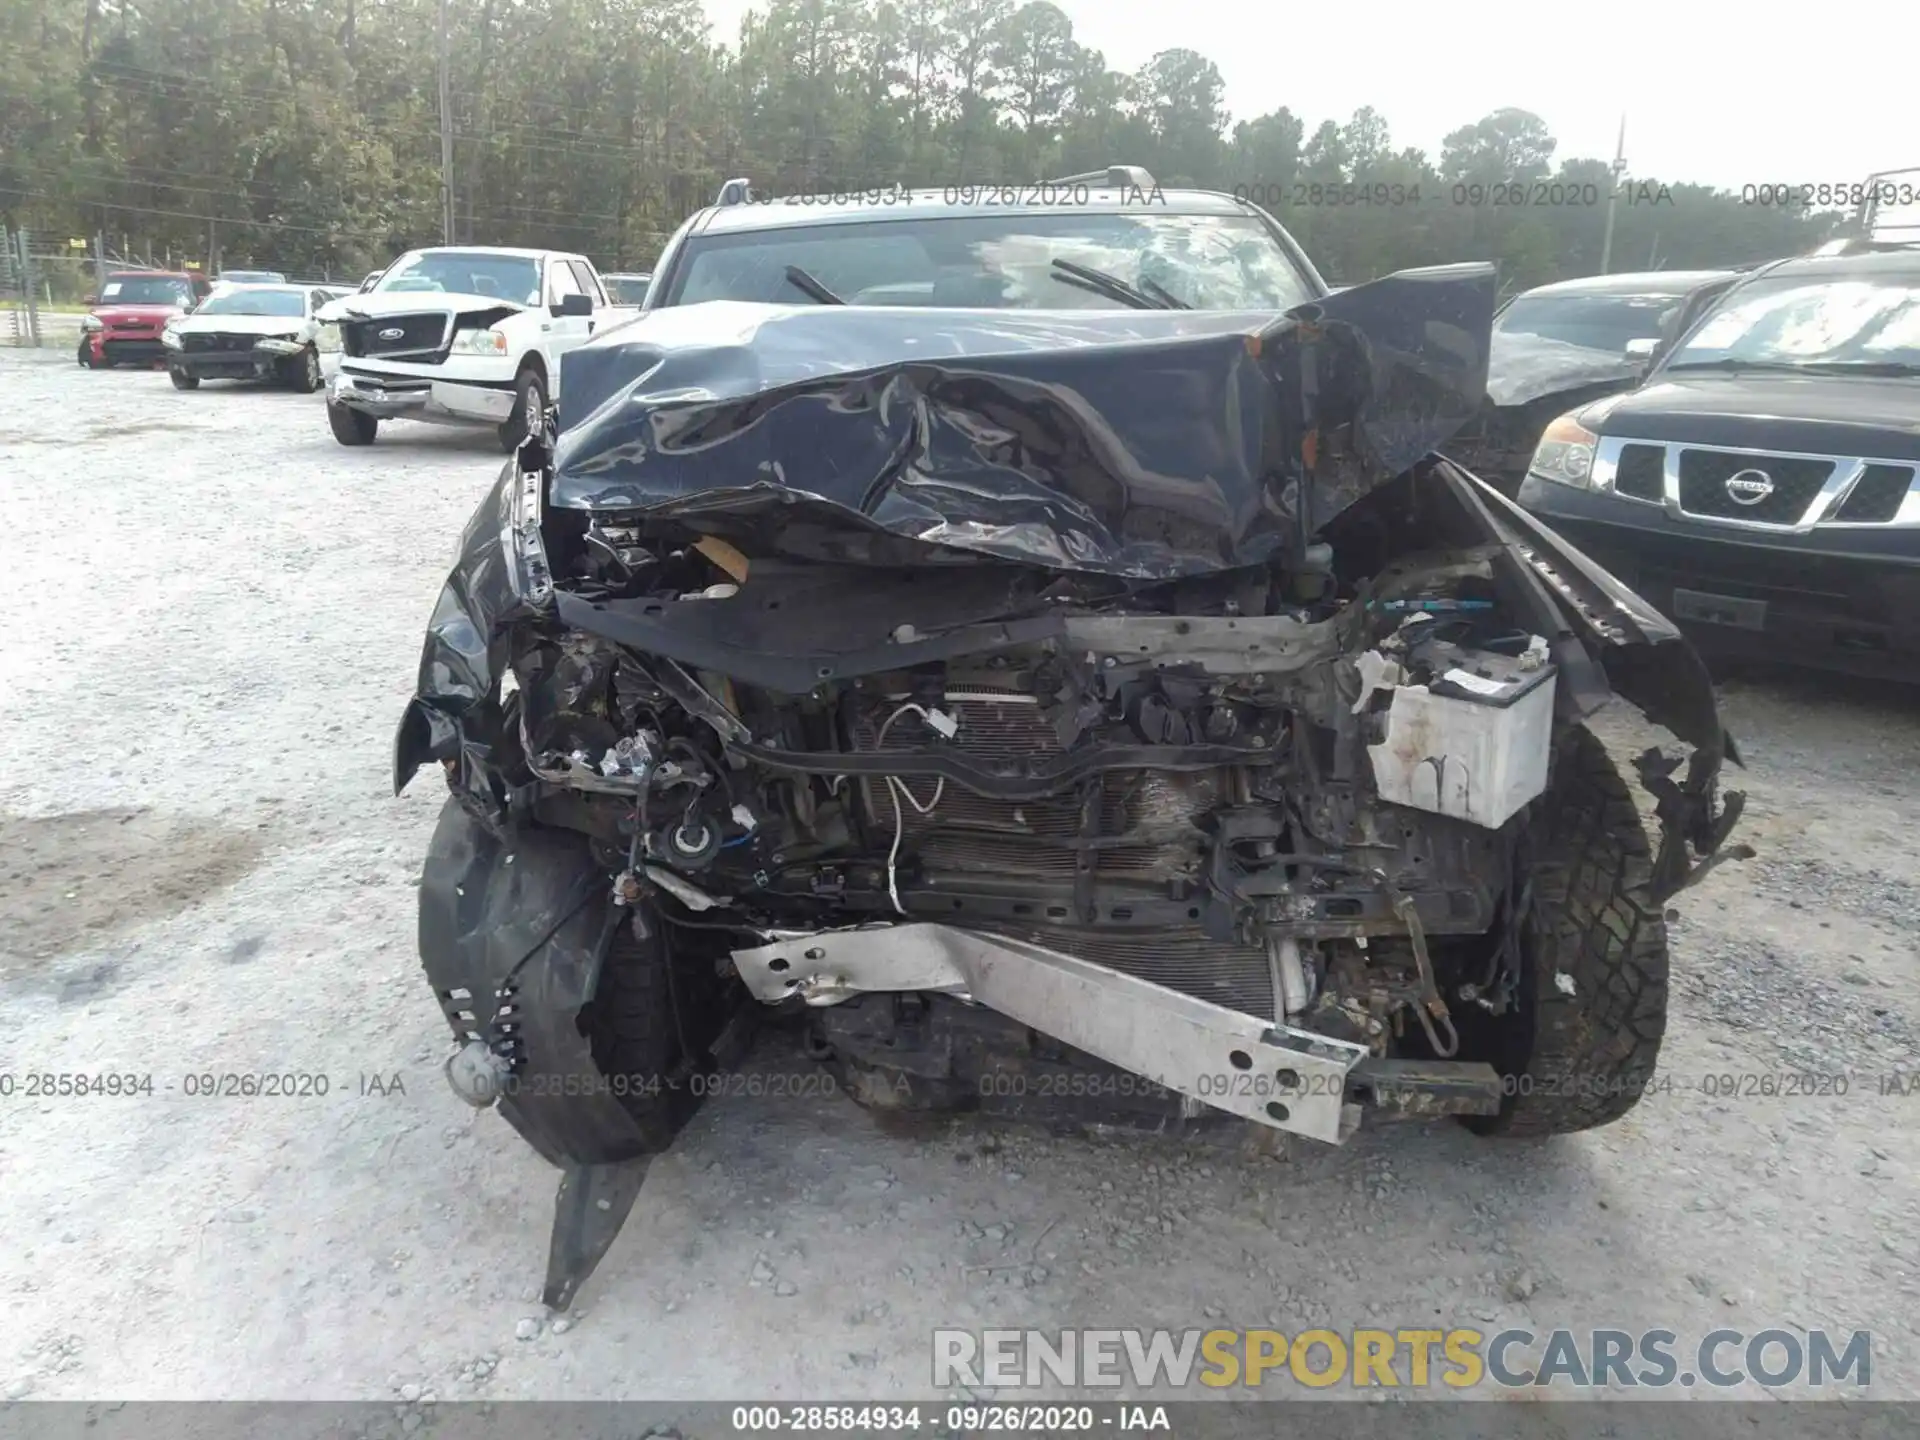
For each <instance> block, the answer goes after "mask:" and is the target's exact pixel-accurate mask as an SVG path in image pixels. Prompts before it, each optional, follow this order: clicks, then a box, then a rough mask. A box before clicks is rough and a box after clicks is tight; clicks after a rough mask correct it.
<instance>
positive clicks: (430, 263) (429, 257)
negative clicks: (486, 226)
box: [373, 250, 540, 305]
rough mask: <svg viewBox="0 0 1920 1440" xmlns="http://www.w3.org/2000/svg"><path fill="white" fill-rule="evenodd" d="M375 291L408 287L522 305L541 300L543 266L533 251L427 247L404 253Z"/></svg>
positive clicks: (390, 291)
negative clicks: (504, 252) (508, 252)
mask: <svg viewBox="0 0 1920 1440" xmlns="http://www.w3.org/2000/svg"><path fill="white" fill-rule="evenodd" d="M373 289H374V293H375V294H376V295H391V294H395V293H404V292H408V291H426V292H437V293H439V294H445V295H486V296H490V297H492V298H495V299H499V300H511V301H513V302H514V303H516V304H519V305H538V304H539V303H540V266H539V264H538V263H537V262H536V261H535V260H534V259H533V257H532V256H530V255H499V254H493V253H490V252H488V251H484V250H427V251H415V252H414V253H413V254H411V255H402V256H401V257H400V258H399V259H398V260H396V261H394V262H393V264H392V265H391V266H389V267H388V268H387V273H386V275H385V276H383V277H382V278H381V280H380V283H379V284H378V285H376V286H374V287H373Z"/></svg>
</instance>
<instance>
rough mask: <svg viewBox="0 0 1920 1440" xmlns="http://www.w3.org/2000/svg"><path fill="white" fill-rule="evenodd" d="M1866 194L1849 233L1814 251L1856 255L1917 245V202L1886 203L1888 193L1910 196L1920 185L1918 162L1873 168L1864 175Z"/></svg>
mask: <svg viewBox="0 0 1920 1440" xmlns="http://www.w3.org/2000/svg"><path fill="white" fill-rule="evenodd" d="M1865 183H1866V194H1865V195H1864V196H1863V197H1862V198H1861V201H1860V205H1859V208H1858V209H1857V210H1855V212H1854V214H1853V223H1852V225H1851V226H1850V227H1849V230H1850V232H1851V233H1849V234H1847V235H1845V236H1843V237H1842V238H1841V239H1840V240H1837V241H1830V242H1829V245H1832V246H1835V247H1840V246H1844V247H1846V248H1833V249H1829V248H1828V247H1827V246H1822V247H1821V248H1820V249H1819V250H1817V251H1815V252H1814V253H1815V254H1832V255H1858V254H1861V253H1864V252H1866V251H1872V250H1904V249H1908V248H1911V247H1913V246H1916V245H1920V202H1916V201H1914V200H1913V199H1911V198H1909V199H1908V200H1907V201H1906V202H1904V203H1891V204H1890V203H1888V196H1889V195H1898V194H1899V193H1900V192H1901V191H1905V192H1906V193H1907V194H1908V196H1909V197H1911V196H1912V194H1913V193H1914V191H1915V190H1916V189H1920V166H1906V167H1904V168H1902V169H1899V170H1876V171H1875V172H1874V173H1873V174H1871V175H1869V176H1867V177H1866V182H1865Z"/></svg>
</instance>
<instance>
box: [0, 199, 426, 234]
mask: <svg viewBox="0 0 1920 1440" xmlns="http://www.w3.org/2000/svg"><path fill="white" fill-rule="evenodd" d="M0 194H6V195H18V196H21V197H22V198H24V199H28V200H45V201H47V202H48V203H50V204H54V205H70V204H76V203H78V204H83V205H89V206H92V207H93V208H95V209H99V210H112V211H115V212H116V213H119V214H126V215H166V216H169V217H171V218H173V219H177V220H193V221H197V222H198V223H200V224H202V225H205V224H208V223H212V224H215V225H234V226H238V227H239V228H241V229H253V230H286V231H293V232H298V233H301V234H306V235H333V236H344V237H346V238H349V239H354V240H378V241H381V242H383V243H385V242H387V241H388V240H390V238H391V237H390V236H388V235H386V234H376V233H374V232H373V231H370V230H339V229H333V228H331V227H327V226H320V225H295V224H293V223H292V222H291V221H286V220H244V219H241V218H239V217H237V216H233V215H199V214H195V213H194V212H193V211H191V210H163V209H159V208H158V207H155V206H151V205H116V204H114V203H112V202H111V201H106V200H86V201H78V202H75V201H70V200H68V199H66V198H65V197H63V196H58V195H49V194H48V193H47V192H46V191H44V190H27V189H23V188H21V187H20V186H17V185H0Z"/></svg>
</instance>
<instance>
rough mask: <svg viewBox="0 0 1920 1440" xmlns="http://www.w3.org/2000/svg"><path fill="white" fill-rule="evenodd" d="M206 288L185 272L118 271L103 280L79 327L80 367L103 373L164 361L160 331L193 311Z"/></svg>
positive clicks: (198, 278)
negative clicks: (122, 365) (130, 365)
mask: <svg viewBox="0 0 1920 1440" xmlns="http://www.w3.org/2000/svg"><path fill="white" fill-rule="evenodd" d="M211 288H212V287H211V286H210V285H209V284H208V283H207V280H206V277H205V276H202V275H196V274H193V273H192V272H190V271H186V270H123V271H121V272H119V273H118V274H115V275H109V276H108V277H107V280H106V284H105V285H103V286H102V287H101V290H100V293H99V294H98V295H89V296H88V297H87V303H88V304H89V305H90V306H92V307H93V308H92V309H91V311H89V312H88V314H87V316H86V318H85V319H83V320H82V321H81V322H80V353H79V356H78V359H79V361H80V363H81V364H82V365H84V366H87V367H88V368H100V369H106V368H110V367H111V366H114V365H118V364H120V363H121V362H122V361H125V362H127V363H128V364H136V365H151V364H155V363H157V362H159V361H161V360H164V359H165V358H166V354H167V352H166V350H165V349H164V348H163V347H162V346H161V344H160V330H161V327H163V326H164V325H165V324H166V323H167V321H169V320H171V319H173V318H174V317H175V316H176V315H179V314H180V313H181V312H183V311H186V310H191V309H192V308H193V307H194V306H195V305H197V304H198V303H199V302H200V300H201V298H202V297H204V296H205V295H206V293H207V291H208V290H209V289H211Z"/></svg>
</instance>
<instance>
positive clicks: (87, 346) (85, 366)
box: [73, 335, 93, 370]
mask: <svg viewBox="0 0 1920 1440" xmlns="http://www.w3.org/2000/svg"><path fill="white" fill-rule="evenodd" d="M73 358H74V359H75V360H77V361H79V362H80V368H81V369H82V370H91V369H92V368H93V337H92V336H91V335H82V336H81V337H80V349H79V351H78V352H77V353H76V354H75V355H74V357H73Z"/></svg>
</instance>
